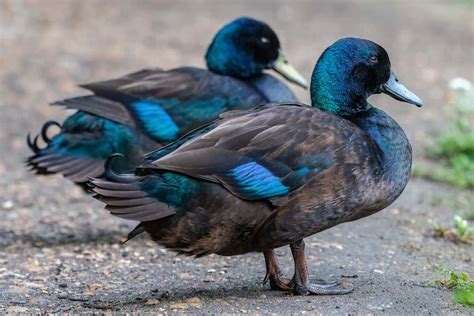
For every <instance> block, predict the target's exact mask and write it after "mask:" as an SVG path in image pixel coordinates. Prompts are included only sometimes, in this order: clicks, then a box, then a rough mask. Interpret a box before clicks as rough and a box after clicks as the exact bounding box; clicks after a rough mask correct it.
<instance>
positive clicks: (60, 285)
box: [59, 283, 67, 288]
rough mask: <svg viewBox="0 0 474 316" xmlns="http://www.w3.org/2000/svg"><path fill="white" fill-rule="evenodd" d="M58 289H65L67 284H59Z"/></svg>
mask: <svg viewBox="0 0 474 316" xmlns="http://www.w3.org/2000/svg"><path fill="white" fill-rule="evenodd" d="M59 287H62V288H65V287H67V283H59Z"/></svg>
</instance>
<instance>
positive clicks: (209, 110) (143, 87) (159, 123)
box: [28, 67, 294, 183]
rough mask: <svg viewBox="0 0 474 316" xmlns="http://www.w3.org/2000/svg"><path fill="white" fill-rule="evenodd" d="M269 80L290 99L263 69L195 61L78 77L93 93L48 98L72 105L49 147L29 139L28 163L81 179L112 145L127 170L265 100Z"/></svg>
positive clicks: (95, 171)
mask: <svg viewBox="0 0 474 316" xmlns="http://www.w3.org/2000/svg"><path fill="white" fill-rule="evenodd" d="M272 84H275V85H276V84H278V85H279V86H280V87H282V88H283V87H284V88H285V89H286V90H285V89H277V90H278V91H280V90H282V91H284V92H283V93H281V97H283V98H286V97H293V98H294V96H293V95H292V93H291V92H290V91H289V89H288V88H287V87H286V86H285V85H284V84H283V83H281V82H280V81H279V80H277V79H275V78H273V77H271V76H269V75H263V76H262V78H261V79H259V78H255V79H252V80H240V79H237V78H233V77H229V76H221V75H217V74H214V73H212V72H210V71H208V70H205V69H199V68H194V67H182V68H177V69H172V70H168V71H164V70H161V69H148V70H142V71H139V72H136V73H132V74H129V75H127V76H124V77H121V78H118V79H114V80H108V81H102V82H96V83H91V84H85V85H82V87H84V88H86V89H89V90H90V91H92V92H93V93H94V95H89V96H82V97H77V98H72V99H66V100H63V101H60V102H57V103H55V104H56V105H61V106H65V107H67V108H70V109H75V110H78V112H77V113H76V114H74V115H72V116H70V117H68V118H67V119H66V121H65V122H64V124H63V126H62V128H61V133H60V134H59V135H57V136H56V137H55V138H53V139H52V140H51V141H47V143H48V147H46V148H45V149H39V148H38V147H37V146H36V145H35V144H33V145H32V146H31V148H32V149H33V150H34V151H35V154H34V155H33V156H32V157H30V158H29V162H28V163H29V165H30V166H31V167H32V168H33V169H35V170H36V171H37V173H42V174H47V173H55V172H58V173H62V174H63V175H65V176H67V177H69V178H71V179H72V180H73V181H75V182H78V183H83V182H85V181H87V179H88V177H99V176H101V175H102V173H103V171H104V169H103V165H104V161H105V159H106V158H107V157H108V156H109V155H111V154H113V153H116V152H118V153H122V154H124V155H125V156H126V157H127V158H128V160H127V161H125V163H124V164H122V165H121V166H117V167H119V168H120V167H123V168H121V169H120V170H130V168H133V166H134V165H135V164H136V163H138V162H139V161H140V159H141V156H142V154H143V153H145V152H147V151H150V150H152V149H154V148H156V146H160V145H165V144H167V143H169V142H172V141H174V140H176V139H177V138H179V137H180V136H182V135H184V134H185V133H187V132H189V131H191V130H192V129H195V128H197V127H199V126H201V125H202V124H206V123H208V122H210V121H212V120H214V119H215V118H217V117H218V115H219V114H220V113H222V112H224V111H228V110H234V109H250V108H252V107H255V106H257V105H259V104H262V103H264V102H266V101H268V97H269V96H272V95H273V92H275V91H273V90H271V89H272V88H271V86H272ZM276 97H277V98H278V96H276ZM45 126H46V125H45ZM46 129H47V128H45V129H44V130H43V133H42V134H43V135H45V134H46V132H47V131H46ZM65 162H67V163H65ZM81 165H88V166H90V167H89V168H86V169H84V168H80V167H79V166H81ZM92 165H93V166H94V167H92Z"/></svg>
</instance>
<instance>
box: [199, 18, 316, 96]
mask: <svg viewBox="0 0 474 316" xmlns="http://www.w3.org/2000/svg"><path fill="white" fill-rule="evenodd" d="M205 58H206V63H207V67H208V68H209V70H211V71H212V72H215V73H218V74H221V75H226V76H233V77H239V78H251V77H254V76H258V75H260V74H262V72H263V71H264V70H265V69H273V70H275V71H277V72H278V73H280V74H281V75H282V76H284V77H285V78H286V79H288V80H289V81H291V82H294V83H296V84H298V85H300V86H302V87H304V88H306V87H307V84H306V81H305V80H304V78H303V77H302V76H301V75H300V74H299V73H298V72H297V71H296V70H295V69H294V68H293V67H292V66H291V65H290V64H289V63H288V61H287V60H286V59H285V57H284V55H283V54H282V52H281V49H280V41H279V40H278V37H277V35H276V34H275V32H274V31H273V30H272V29H271V28H270V27H269V26H268V25H267V24H265V23H263V22H260V21H257V20H254V19H251V18H248V17H241V18H238V19H236V20H234V21H232V22H231V23H229V24H227V25H225V26H224V27H223V28H222V29H220V30H219V32H218V33H217V34H216V36H215V37H214V39H213V41H212V43H211V45H210V46H209V48H208V50H207V53H206V57H205Z"/></svg>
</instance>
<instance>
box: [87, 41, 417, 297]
mask: <svg viewBox="0 0 474 316" xmlns="http://www.w3.org/2000/svg"><path fill="white" fill-rule="evenodd" d="M377 93H386V94H388V95H390V96H392V97H394V98H395V99H397V100H400V101H403V102H407V103H412V104H415V105H417V106H421V105H422V101H421V100H420V99H419V98H418V97H417V96H416V95H415V94H413V93H412V92H410V91H409V90H408V89H407V88H405V87H404V86H403V85H402V84H401V83H400V82H399V81H398V79H397V77H396V76H395V73H394V72H393V71H392V68H391V64H390V60H389V57H388V55H387V52H386V51H385V50H384V49H383V48H382V47H381V46H379V45H377V44H375V43H373V42H371V41H369V40H364V39H358V38H344V39H341V40H338V41H337V42H335V43H334V44H333V45H331V46H330V47H329V48H327V49H326V50H325V51H324V53H323V54H322V55H321V57H320V58H319V60H318V63H317V64H316V67H315V69H314V72H313V75H312V81H311V101H312V107H309V106H306V105H304V104H300V103H295V102H285V103H276V104H275V103H270V104H266V105H263V106H260V107H258V108H255V109H252V110H248V111H231V112H228V113H223V114H221V116H220V118H219V119H218V120H216V121H215V122H213V123H211V124H209V125H207V126H204V127H202V128H201V129H197V130H195V131H194V132H192V133H191V134H189V135H187V136H185V137H184V138H182V139H180V140H179V141H177V142H175V143H173V144H171V145H169V146H167V147H164V148H163V149H159V150H157V151H154V152H152V153H150V154H149V155H148V156H147V157H146V158H145V159H144V160H143V161H142V163H141V164H140V165H139V166H138V167H137V169H136V171H135V174H119V173H117V172H115V171H114V170H113V169H112V168H111V167H110V164H109V166H107V168H106V169H107V171H106V176H107V179H96V180H92V182H91V185H92V186H93V191H94V192H95V193H96V196H95V197H96V198H97V199H98V200H100V201H102V202H104V203H106V204H107V206H106V207H107V209H108V210H109V211H110V212H111V213H112V214H113V215H115V216H118V217H121V218H124V219H129V220H136V221H140V222H141V223H140V225H139V226H138V227H137V228H136V230H140V229H143V230H145V231H146V232H148V234H150V235H151V237H152V238H153V239H154V240H155V241H156V242H157V243H159V244H160V245H163V246H165V247H167V248H170V249H172V250H174V251H176V252H178V253H181V254H186V255H193V256H197V257H199V256H203V255H208V254H212V253H215V254H219V255H224V256H231V255H239V254H244V253H247V252H263V253H264V256H265V260H266V268H267V276H266V280H269V281H270V285H271V287H272V288H273V289H280V290H292V291H294V293H296V294H345V293H348V292H351V291H352V289H351V288H345V287H344V286H342V285H341V284H339V283H334V284H313V283H310V281H309V279H308V270H307V265H306V260H305V254H304V242H303V238H305V237H308V236H311V235H313V234H315V233H318V232H321V231H323V230H326V229H328V228H330V227H333V226H335V225H337V224H340V223H344V222H348V221H354V220H357V219H359V218H362V217H365V216H369V215H371V214H374V213H376V212H378V211H380V210H382V209H384V208H385V207H387V206H389V205H390V204H391V203H392V202H394V201H395V199H397V197H398V196H399V195H400V194H401V193H402V191H403V189H404V188H405V186H406V184H407V182H408V179H409V178H410V169H411V162H412V154H411V146H410V143H409V142H408V139H407V137H406V136H405V133H404V132H403V130H402V129H401V127H400V126H399V125H398V124H397V123H396V122H395V121H394V120H393V119H392V118H391V117H390V116H389V115H387V114H386V113H385V112H383V111H382V110H379V109H377V108H376V107H375V106H373V105H371V104H370V103H369V102H368V101H367V98H368V97H369V96H371V95H372V94H377ZM110 160H113V158H110ZM132 233H133V232H132ZM288 244H289V245H290V247H291V251H292V255H293V259H294V263H295V272H294V276H293V278H292V279H291V280H285V279H283V278H282V276H281V273H280V269H279V267H278V263H277V261H276V258H275V256H274V255H273V249H274V248H277V247H281V246H284V245H288Z"/></svg>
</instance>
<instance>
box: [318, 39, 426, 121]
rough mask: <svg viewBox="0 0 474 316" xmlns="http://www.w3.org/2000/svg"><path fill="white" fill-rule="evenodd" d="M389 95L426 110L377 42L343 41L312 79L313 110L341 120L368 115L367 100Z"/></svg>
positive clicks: (325, 54)
mask: <svg viewBox="0 0 474 316" xmlns="http://www.w3.org/2000/svg"><path fill="white" fill-rule="evenodd" d="M377 93H385V94H388V95H389V96H391V97H393V98H395V99H397V100H399V101H402V102H407V103H411V104H414V105H416V106H419V107H420V106H422V104H423V102H422V101H421V99H420V98H418V97H417V96H416V95H415V94H414V93H413V92H411V91H410V90H408V89H407V88H406V87H405V86H404V85H403V84H401V83H400V82H399V81H398V78H397V76H396V75H395V72H394V71H393V69H392V67H391V64H390V59H389V58H388V54H387V52H386V51H385V49H383V47H381V46H380V45H377V44H376V43H374V42H371V41H369V40H365V39H359V38H343V39H340V40H338V41H337V42H335V43H334V44H333V45H331V46H329V47H328V48H327V49H326V50H325V51H324V52H323V54H322V55H321V57H320V58H319V60H318V63H317V64H316V67H315V68H314V71H313V75H312V77H311V101H312V104H313V106H315V107H317V108H320V109H322V110H324V111H327V112H331V113H334V114H337V115H341V116H350V115H356V114H358V113H361V112H364V111H367V110H368V109H370V107H371V105H370V104H369V103H368V102H367V98H368V97H370V96H371V95H372V94H377Z"/></svg>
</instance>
